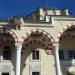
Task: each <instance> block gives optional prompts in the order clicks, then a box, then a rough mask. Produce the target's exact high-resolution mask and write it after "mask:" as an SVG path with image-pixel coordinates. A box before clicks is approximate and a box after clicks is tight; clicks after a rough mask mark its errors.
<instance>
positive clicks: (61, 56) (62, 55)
mask: <svg viewBox="0 0 75 75" xmlns="http://www.w3.org/2000/svg"><path fill="white" fill-rule="evenodd" d="M59 58H60V60H64V53H63V51H62V50H60V51H59Z"/></svg>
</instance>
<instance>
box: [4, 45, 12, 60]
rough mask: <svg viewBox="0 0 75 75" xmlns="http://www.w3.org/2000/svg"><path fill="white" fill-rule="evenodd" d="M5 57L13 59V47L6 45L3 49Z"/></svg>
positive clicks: (5, 58)
mask: <svg viewBox="0 0 75 75" xmlns="http://www.w3.org/2000/svg"><path fill="white" fill-rule="evenodd" d="M3 59H4V60H10V59H11V49H10V47H9V46H5V48H4V51H3Z"/></svg>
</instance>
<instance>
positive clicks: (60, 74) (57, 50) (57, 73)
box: [54, 43, 62, 75]
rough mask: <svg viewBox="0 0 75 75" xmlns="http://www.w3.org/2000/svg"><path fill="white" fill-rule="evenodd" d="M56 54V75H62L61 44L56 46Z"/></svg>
mask: <svg viewBox="0 0 75 75" xmlns="http://www.w3.org/2000/svg"><path fill="white" fill-rule="evenodd" d="M54 48H55V50H54V54H55V66H56V75H62V73H61V68H60V60H59V44H58V43H55V44H54Z"/></svg>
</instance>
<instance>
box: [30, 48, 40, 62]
mask: <svg viewBox="0 0 75 75" xmlns="http://www.w3.org/2000/svg"><path fill="white" fill-rule="evenodd" d="M33 51H39V59H33V58H32V53H31V56H30V57H31V61H33V62H39V61H40V60H41V53H40V49H34V50H32V52H33Z"/></svg>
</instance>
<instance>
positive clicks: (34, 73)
mask: <svg viewBox="0 0 75 75" xmlns="http://www.w3.org/2000/svg"><path fill="white" fill-rule="evenodd" d="M32 75H40V73H39V72H32Z"/></svg>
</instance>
